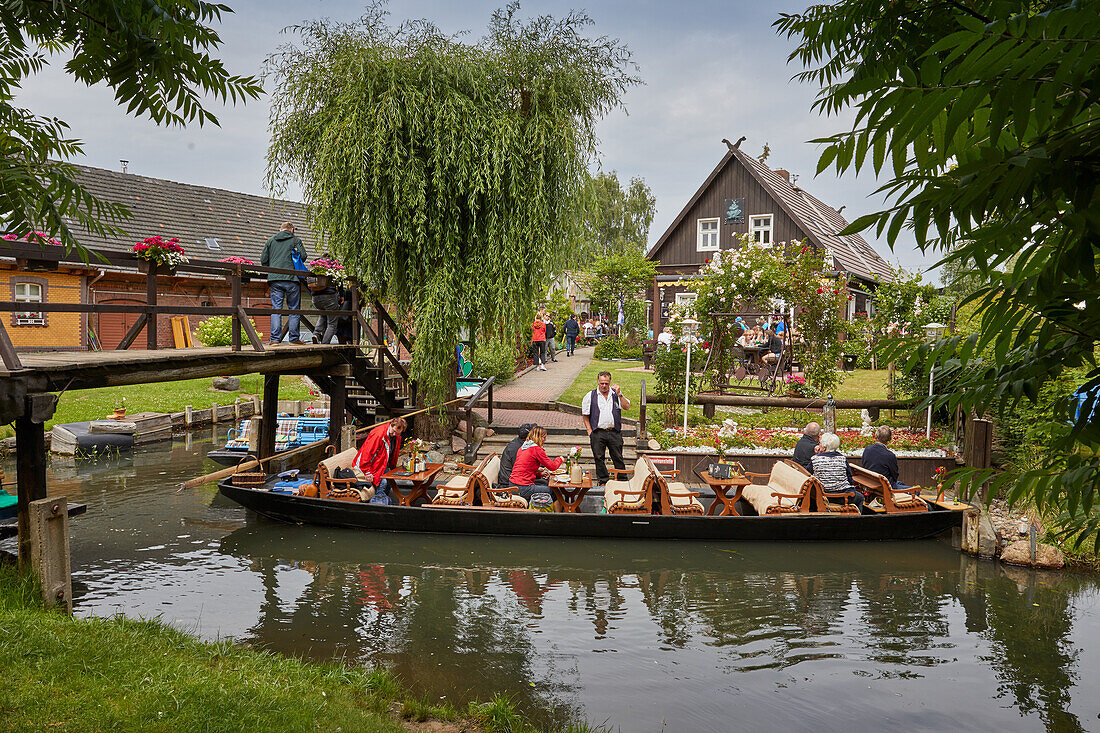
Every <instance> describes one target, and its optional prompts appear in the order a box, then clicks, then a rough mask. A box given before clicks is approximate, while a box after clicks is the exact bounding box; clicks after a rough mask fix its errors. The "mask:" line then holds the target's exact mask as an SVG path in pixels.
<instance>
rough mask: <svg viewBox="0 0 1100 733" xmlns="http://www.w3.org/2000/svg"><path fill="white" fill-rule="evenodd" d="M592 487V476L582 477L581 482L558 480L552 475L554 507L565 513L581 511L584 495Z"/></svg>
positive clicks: (551, 487)
mask: <svg viewBox="0 0 1100 733" xmlns="http://www.w3.org/2000/svg"><path fill="white" fill-rule="evenodd" d="M591 488H592V477H591V476H589V477H588V478H583V479H581V481H580V483H573V482H572V481H558V480H557V479H556V478H555V477H554V476H551V477H550V490H551V491H553V492H554V507H555V508H556V509H557V510H558V511H559V512H562V513H563V514H576V513H578V512H579V511H580V505H581V502H582V501H584V495H585V494H587V493H588V490H589V489H591Z"/></svg>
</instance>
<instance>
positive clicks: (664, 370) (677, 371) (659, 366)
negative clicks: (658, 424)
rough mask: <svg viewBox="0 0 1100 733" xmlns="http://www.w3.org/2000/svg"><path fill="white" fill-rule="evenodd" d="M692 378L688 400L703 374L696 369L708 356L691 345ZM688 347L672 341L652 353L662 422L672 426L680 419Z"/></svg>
mask: <svg viewBox="0 0 1100 733" xmlns="http://www.w3.org/2000/svg"><path fill="white" fill-rule="evenodd" d="M691 348H692V352H691V371H692V374H691V380H690V384H689V385H688V400H689V401H693V400H694V399H695V395H696V394H698V393H699V390H700V388H701V387H702V384H703V375H702V374H699V373H698V371H699V370H701V369H702V368H703V365H704V364H706V359H707V355H706V352H704V351H703V349H702V348H701V347H700V346H698V345H696V344H693V345H692V347H691ZM686 372H687V347H686V346H685V345H683V344H679V343H673V345H672V346H670V347H665V346H660V347H658V348H657V352H656V353H655V354H654V355H653V377H654V380H655V381H656V385H655V386H656V390H655V391H656V393H657V394H658V395H660V396H661V397H662V398H663V399H664V401H665V402H664V408H665V409H664V424H665V426H666V427H673V426H675V425H677V424H678V423H679V421H680V420H681V419H682V415H681V413H680V409H681V408H682V406H683V404H684V384H685V381H686V380H687V377H686Z"/></svg>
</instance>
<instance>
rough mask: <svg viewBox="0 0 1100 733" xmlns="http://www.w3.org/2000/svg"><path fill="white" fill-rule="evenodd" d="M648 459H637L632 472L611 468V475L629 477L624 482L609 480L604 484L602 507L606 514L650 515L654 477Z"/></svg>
mask: <svg viewBox="0 0 1100 733" xmlns="http://www.w3.org/2000/svg"><path fill="white" fill-rule="evenodd" d="M650 465H651V464H650V463H648V459H647V458H646V457H645V456H642V457H640V458H638V460H637V461H636V462H635V463H634V470H633V471H626V470H624V469H618V468H613V469H610V472H611V473H614V474H616V475H618V476H629V477H630V478H629V479H628V480H626V481H624V480H621V479H619V480H611V481H608V482H607V483H606V484H604V488H603V505H604V508H605V509H606V510H607V513H608V514H652V513H653V484H654V476H653V473H652V472H651V471H650V469H649V466H650Z"/></svg>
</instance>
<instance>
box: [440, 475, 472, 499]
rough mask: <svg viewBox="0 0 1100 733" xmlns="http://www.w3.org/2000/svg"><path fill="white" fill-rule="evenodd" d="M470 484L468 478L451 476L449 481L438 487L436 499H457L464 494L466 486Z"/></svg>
mask: <svg viewBox="0 0 1100 733" xmlns="http://www.w3.org/2000/svg"><path fill="white" fill-rule="evenodd" d="M469 482H470V477H469V476H452V477H451V479H450V481H448V482H447V483H445V484H443V485H442V486H440V487H439V490H438V492H436V498H437V499H438V498H440V497H445V498H448V499H459V498H462V496H463V495H464V494H465V493H466V486H467V485H468V484H469Z"/></svg>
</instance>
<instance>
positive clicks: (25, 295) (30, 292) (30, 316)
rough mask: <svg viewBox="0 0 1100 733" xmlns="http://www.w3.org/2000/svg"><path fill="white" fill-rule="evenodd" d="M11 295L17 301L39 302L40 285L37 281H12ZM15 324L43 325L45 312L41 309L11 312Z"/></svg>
mask: <svg viewBox="0 0 1100 733" xmlns="http://www.w3.org/2000/svg"><path fill="white" fill-rule="evenodd" d="M12 295H13V296H14V300H15V302H17V303H41V302H42V286H41V285H39V284H38V283H26V282H22V283H21V282H17V283H12ZM12 318H13V322H14V325H16V326H45V325H46V314H45V313H43V312H42V311H38V312H30V311H23V312H17V313H13V314H12Z"/></svg>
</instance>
